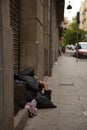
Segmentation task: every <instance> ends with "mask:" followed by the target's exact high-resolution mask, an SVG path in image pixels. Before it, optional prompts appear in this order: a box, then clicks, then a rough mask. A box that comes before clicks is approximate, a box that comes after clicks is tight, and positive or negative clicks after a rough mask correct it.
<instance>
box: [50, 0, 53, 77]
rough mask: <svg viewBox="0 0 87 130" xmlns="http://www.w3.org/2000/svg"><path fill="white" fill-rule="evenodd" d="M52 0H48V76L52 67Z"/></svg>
mask: <svg viewBox="0 0 87 130" xmlns="http://www.w3.org/2000/svg"><path fill="white" fill-rule="evenodd" d="M52 1H53V0H50V37H49V76H52V67H53V50H52V5H53V2H52Z"/></svg>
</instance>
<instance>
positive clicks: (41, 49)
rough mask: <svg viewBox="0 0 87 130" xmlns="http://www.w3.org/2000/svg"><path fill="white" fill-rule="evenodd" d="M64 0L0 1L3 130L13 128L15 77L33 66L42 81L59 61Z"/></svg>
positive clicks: (0, 119) (0, 117)
mask: <svg viewBox="0 0 87 130" xmlns="http://www.w3.org/2000/svg"><path fill="white" fill-rule="evenodd" d="M63 11H64V0H21V1H20V0H6V1H5V0H1V2H0V130H13V129H14V74H17V75H18V74H19V73H20V72H21V71H22V70H23V69H25V68H26V67H29V66H32V67H34V69H35V74H36V75H37V76H38V77H39V79H41V80H43V79H44V76H51V75H52V68H53V65H54V63H55V62H56V61H57V59H58V43H59V39H60V37H61V27H60V25H61V22H62V21H63Z"/></svg>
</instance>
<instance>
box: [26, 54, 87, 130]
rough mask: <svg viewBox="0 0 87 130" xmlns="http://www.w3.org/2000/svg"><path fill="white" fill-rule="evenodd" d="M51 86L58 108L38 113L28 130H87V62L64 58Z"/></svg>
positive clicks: (29, 122)
mask: <svg viewBox="0 0 87 130" xmlns="http://www.w3.org/2000/svg"><path fill="white" fill-rule="evenodd" d="M47 83H48V85H49V88H50V89H52V101H53V102H54V104H56V105H57V108H53V109H41V110H38V115H37V116H36V117H33V118H29V120H28V122H27V124H26V126H25V128H24V130H87V60H86V59H85V60H84V59H79V60H78V61H77V60H76V58H74V57H69V56H66V55H62V56H61V57H59V58H58V62H57V63H55V65H54V68H53V75H52V77H49V78H48V80H47Z"/></svg>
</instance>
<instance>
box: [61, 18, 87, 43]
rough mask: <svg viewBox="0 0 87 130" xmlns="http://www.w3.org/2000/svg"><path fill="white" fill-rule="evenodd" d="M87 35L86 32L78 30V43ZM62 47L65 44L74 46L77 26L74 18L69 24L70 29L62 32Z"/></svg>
mask: <svg viewBox="0 0 87 130" xmlns="http://www.w3.org/2000/svg"><path fill="white" fill-rule="evenodd" d="M85 35H87V31H84V30H82V29H78V41H83V40H84V38H85ZM63 37H64V41H63V45H67V44H73V45H74V44H75V43H76V42H77V25H76V18H73V22H72V23H71V26H70V29H67V30H64V31H63Z"/></svg>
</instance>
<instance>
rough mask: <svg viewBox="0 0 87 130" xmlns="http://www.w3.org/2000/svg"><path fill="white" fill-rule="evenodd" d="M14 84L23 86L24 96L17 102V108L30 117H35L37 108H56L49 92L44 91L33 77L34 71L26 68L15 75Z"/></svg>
mask: <svg viewBox="0 0 87 130" xmlns="http://www.w3.org/2000/svg"><path fill="white" fill-rule="evenodd" d="M14 79H15V81H16V82H20V83H21V84H24V85H25V88H26V94H25V96H24V98H23V99H22V100H21V101H20V102H19V104H18V107H19V108H26V109H27V110H28V111H29V115H30V116H31V117H33V116H36V115H37V108H56V107H57V106H56V105H54V104H53V103H52V102H51V92H52V91H51V90H49V89H48V90H44V92H43V89H44V86H43V85H41V84H40V82H39V81H38V80H37V79H36V78H35V77H34V69H33V68H32V67H28V68H26V69H24V70H23V71H22V72H21V73H20V75H19V76H17V75H15V76H14Z"/></svg>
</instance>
